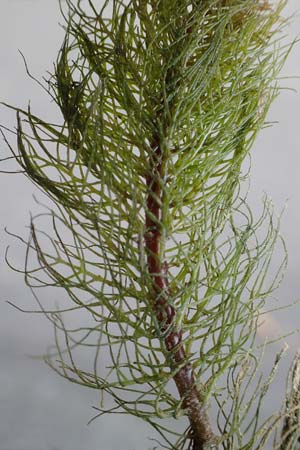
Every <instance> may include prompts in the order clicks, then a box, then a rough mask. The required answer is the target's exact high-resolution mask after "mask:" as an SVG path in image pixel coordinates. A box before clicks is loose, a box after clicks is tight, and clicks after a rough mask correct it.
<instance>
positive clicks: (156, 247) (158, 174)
mask: <svg viewBox="0 0 300 450" xmlns="http://www.w3.org/2000/svg"><path fill="white" fill-rule="evenodd" d="M151 147H152V154H151V156H150V158H149V172H148V175H147V177H146V183H147V190H148V194H147V195H148V197H147V211H146V232H145V246H146V253H147V266H148V272H149V274H150V276H151V278H152V289H153V299H152V302H153V309H154V311H155V314H156V318H157V320H158V323H159V327H160V332H161V333H163V334H164V343H165V346H166V349H167V351H168V352H169V353H170V359H169V361H170V365H171V369H172V371H176V368H178V370H177V371H176V374H175V375H174V381H175V384H176V386H177V389H178V392H179V395H180V398H181V399H182V401H183V407H184V408H185V409H186V411H187V415H188V418H189V421H190V426H191V434H190V437H191V441H192V449H193V450H204V448H205V445H206V444H208V443H210V442H212V440H213V438H214V434H213V432H212V429H211V426H210V423H209V419H208V415H207V411H206V408H205V406H204V402H203V397H202V395H201V393H200V392H199V390H198V389H197V386H196V382H195V374H194V371H193V368H192V365H191V363H190V362H188V360H187V357H186V352H185V348H184V345H183V341H182V330H178V329H175V326H174V318H175V316H176V310H175V308H174V306H173V305H172V304H171V303H170V292H169V288H168V267H167V264H166V262H165V261H163V260H162V257H161V255H162V254H163V252H162V248H161V247H162V245H163V244H162V210H163V205H164V193H163V191H164V189H163V183H164V178H165V177H164V173H163V154H162V149H161V145H160V139H159V136H155V137H154V139H153V141H152V144H151Z"/></svg>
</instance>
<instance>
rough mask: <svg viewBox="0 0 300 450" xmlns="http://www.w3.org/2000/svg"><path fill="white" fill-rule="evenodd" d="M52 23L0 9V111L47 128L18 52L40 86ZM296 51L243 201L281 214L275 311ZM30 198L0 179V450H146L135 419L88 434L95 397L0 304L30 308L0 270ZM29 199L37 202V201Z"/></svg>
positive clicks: (43, 5)
mask: <svg viewBox="0 0 300 450" xmlns="http://www.w3.org/2000/svg"><path fill="white" fill-rule="evenodd" d="M297 8H299V1H298V0H288V2H287V7H286V10H285V16H289V15H291V14H292V13H295V12H296V11H297ZM60 23H63V21H62V19H61V16H60V12H59V6H58V1H56V0H0V62H1V63H0V101H4V102H7V103H10V104H13V105H18V106H19V107H21V108H25V109H26V108H27V106H28V102H29V100H30V104H31V107H32V110H34V113H35V114H36V115H38V116H39V115H40V116H41V117H44V118H46V119H47V120H49V121H51V120H55V118H56V117H57V111H56V108H55V105H54V104H53V103H51V101H50V100H49V98H48V96H47V95H46V93H45V92H43V91H42V90H41V88H40V87H39V86H38V85H37V84H36V83H34V82H33V81H32V80H31V79H30V78H29V77H28V76H27V75H26V71H25V67H24V63H23V60H22V57H21V54H20V53H19V52H18V50H20V51H21V52H22V53H23V54H24V56H25V58H26V60H27V62H28V65H29V69H30V71H31V73H32V74H33V75H34V76H35V77H37V78H38V79H42V77H43V76H45V77H46V78H47V71H50V72H51V71H52V68H53V61H55V59H56V55H57V52H58V49H59V47H60V45H61V42H62V39H63V35H64V32H63V29H62V27H61V26H60V25H59V24H60ZM299 30H300V17H299V15H296V16H295V17H294V18H293V20H292V21H291V24H290V25H289V27H288V28H287V29H286V33H287V36H286V42H290V41H292V40H293V39H294V38H295V37H296V36H297V33H298V32H299ZM299 45H300V44H296V45H295V47H294V49H293V51H292V52H291V55H290V56H289V59H288V61H287V63H286V65H285V68H284V70H283V71H282V73H281V77H282V80H281V82H280V84H281V86H282V88H283V89H282V91H281V95H280V96H279V97H278V98H277V99H276V101H275V102H274V104H273V106H272V109H271V111H270V113H269V116H268V121H270V122H274V125H273V126H272V127H271V128H267V129H265V130H263V131H262V132H261V134H260V136H259V138H258V139H257V141H256V144H255V146H254V148H253V152H252V171H251V188H250V193H249V201H250V205H251V207H252V209H253V210H254V211H259V210H260V209H261V204H262V198H263V195H264V193H267V194H268V195H269V196H270V197H271V198H272V199H273V203H274V205H275V211H276V212H277V213H278V214H280V212H281V211H282V209H283V208H284V206H286V208H285V212H284V214H283V216H282V220H281V233H282V235H283V236H284V238H285V241H286V244H287V249H288V253H289V265H288V270H287V273H286V276H285V279H284V281H283V283H282V286H281V287H280V289H279V290H278V291H277V292H276V298H277V299H278V300H277V301H276V302H277V303H276V304H275V306H278V307H280V306H284V305H288V304H290V303H293V302H295V301H296V300H298V299H299V298H300V273H299V267H300V238H299V230H300V207H299V204H300V144H299V130H300V89H299V88H300V79H297V78H295V77H297V76H298V77H299V76H300V58H299V53H300V47H299ZM293 77H294V78H293ZM284 88H287V89H284ZM295 90H296V91H297V92H295ZM0 123H1V125H5V126H7V127H10V128H13V127H14V126H15V114H14V113H13V112H12V111H10V110H7V109H5V108H4V107H2V106H0ZM0 154H1V157H2V155H5V154H7V149H6V148H5V143H4V142H3V140H1V142H0ZM34 193H35V194H37V190H36V189H35V188H34V187H33V185H32V184H31V183H30V182H29V181H28V180H26V178H25V177H23V176H22V175H5V174H0V199H1V200H0V274H1V278H0V283H1V284H0V286H1V288H0V450H92V449H93V450H94V449H101V450H116V449H118V448H120V446H122V448H124V449H127V450H141V449H142V448H144V449H146V448H153V447H154V446H155V443H153V442H151V441H150V440H147V438H148V436H149V437H151V436H153V432H152V430H149V429H148V428H146V426H144V425H143V423H142V422H139V423H137V422H136V420H135V419H131V418H128V417H122V419H121V420H120V419H119V417H118V416H117V417H116V418H115V417H113V416H110V415H108V416H107V417H102V418H101V419H99V420H96V421H95V422H93V423H92V424H91V425H89V426H88V425H87V422H88V421H89V420H90V419H91V418H92V417H93V416H94V415H95V411H93V409H92V406H97V402H98V398H97V393H95V391H89V390H88V389H86V388H82V387H79V386H76V385H72V384H70V383H69V382H67V381H65V380H63V379H61V378H59V377H58V375H56V374H55V373H54V372H52V371H51V370H50V369H49V368H48V367H47V366H46V365H45V364H44V363H43V362H41V361H40V360H38V359H34V358H32V356H33V355H41V354H43V353H44V352H45V349H46V347H47V346H48V345H49V344H51V343H52V341H53V330H52V327H51V325H50V323H49V322H48V321H47V320H46V319H44V318H43V317H42V316H40V315H34V314H23V313H21V312H18V311H17V310H15V309H13V308H12V307H11V306H10V305H9V304H8V303H7V302H6V301H12V302H13V303H16V304H17V305H19V306H21V307H24V308H25V309H26V308H27V309H34V308H35V306H36V305H35V303H34V300H33V298H32V295H31V293H30V291H29V290H28V289H27V288H26V287H25V285H24V280H23V276H22V274H17V273H15V272H12V270H10V269H9V268H8V267H7V264H6V263H5V252H6V247H7V246H8V245H9V246H10V259H11V260H12V261H13V262H14V264H15V265H16V266H18V267H20V268H22V266H23V262H24V248H23V246H22V245H21V243H20V242H18V241H17V240H16V239H14V238H12V237H11V236H9V235H7V234H6V233H5V231H4V228H5V227H7V228H8V230H9V231H10V232H12V233H16V234H21V235H23V236H24V237H26V236H28V228H26V227H27V226H28V224H29V221H30V214H35V213H37V212H40V211H41V208H40V207H39V206H38V205H36V203H35V202H34V199H33V194H34ZM37 195H38V197H39V198H40V199H42V197H41V194H37ZM278 258H279V255H278ZM278 261H279V260H278ZM275 265H276V261H275ZM51 295H52V294H51V292H45V293H44V295H43V294H42V296H43V298H45V300H46V301H57V300H59V299H53V298H51ZM272 306H273V307H274V303H272ZM299 318H300V304H296V305H295V306H294V308H289V309H286V310H283V311H280V312H278V313H276V314H273V313H272V314H267V315H265V316H264V323H263V324H262V326H261V328H260V331H259V337H260V339H262V340H263V339H264V338H266V337H268V338H270V339H273V338H276V336H278V334H283V335H286V334H289V333H290V332H291V331H293V330H296V329H297V328H300V325H299ZM284 342H287V343H288V344H289V349H288V351H287V354H286V356H285V359H284V362H283V364H282V367H281V369H280V371H279V372H278V375H277V377H276V381H275V384H274V387H273V391H272V394H271V395H270V397H269V401H268V402H267V404H266V405H265V413H266V414H268V413H272V412H273V411H274V410H276V409H278V408H279V404H280V403H279V402H280V401H281V400H282V396H283V391H284V386H285V375H286V372H287V369H288V366H289V362H290V360H291V358H292V356H293V355H294V353H295V352H296V351H297V350H298V349H299V348H300V339H299V335H297V334H294V335H292V336H287V337H286V338H285V339H283V340H282V341H280V342H277V343H276V344H274V345H273V346H272V347H271V348H270V349H268V351H267V354H266V359H265V366H264V368H263V369H264V370H266V371H267V370H268V369H267V368H268V365H271V364H272V361H273V360H274V354H275V352H276V351H279V350H280V348H282V346H283V344H284ZM271 350H272V351H274V353H273V354H272V352H271ZM116 420H118V426H117V427H116V422H115V421H116Z"/></svg>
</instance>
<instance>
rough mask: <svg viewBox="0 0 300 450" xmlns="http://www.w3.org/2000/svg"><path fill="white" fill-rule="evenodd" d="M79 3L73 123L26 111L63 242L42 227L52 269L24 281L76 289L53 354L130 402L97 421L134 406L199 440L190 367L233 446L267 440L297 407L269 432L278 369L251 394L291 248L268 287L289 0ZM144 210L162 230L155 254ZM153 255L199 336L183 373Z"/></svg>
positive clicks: (87, 382) (24, 123)
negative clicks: (270, 181) (274, 124)
mask: <svg viewBox="0 0 300 450" xmlns="http://www.w3.org/2000/svg"><path fill="white" fill-rule="evenodd" d="M66 3H67V8H63V7H62V12H63V14H64V15H65V19H66V37H65V40H64V42H63V45H62V47H61V49H60V52H59V55H58V59H57V61H56V64H55V70H54V73H53V75H52V76H51V78H50V80H49V83H48V90H49V94H50V95H51V97H52V99H53V100H54V101H55V102H56V104H57V105H58V107H59V109H60V111H61V114H62V123H61V124H60V125H54V124H50V123H47V121H45V120H42V119H40V118H38V117H36V116H35V115H33V114H32V113H31V110H30V109H28V111H22V110H20V109H18V108H15V109H16V111H17V114H18V129H17V139H18V146H17V147H18V153H16V154H15V158H16V160H17V161H18V163H19V164H20V165H21V167H22V169H23V170H24V172H25V173H26V175H27V176H28V177H29V178H30V179H31V180H33V181H34V182H35V183H36V184H37V185H38V186H39V187H40V188H41V189H42V190H43V191H44V192H45V193H46V194H47V195H48V196H49V197H50V198H51V199H52V200H53V201H54V203H55V205H56V206H55V207H54V208H53V209H52V210H50V211H49V215H50V217H51V219H52V224H53V234H52V235H51V236H50V235H49V236H47V237H45V234H43V232H42V231H39V229H38V225H35V224H34V223H33V222H32V224H31V237H30V241H29V244H28V258H27V261H28V260H29V255H30V254H31V253H32V252H34V253H35V255H36V258H37V262H38V264H37V266H36V267H33V268H30V267H29V266H28V265H27V264H26V268H25V277H26V283H27V284H28V285H29V286H31V287H33V288H36V287H44V286H54V287H59V288H63V289H64V290H65V291H66V292H67V294H68V297H69V299H70V300H71V301H72V302H73V306H70V307H69V308H66V309H64V310H53V311H44V313H45V314H46V315H47V316H48V318H49V319H50V320H51V321H52V322H53V324H54V326H55V332H56V333H55V335H56V345H57V352H55V353H50V354H49V355H48V357H47V358H46V361H47V362H48V364H49V365H50V366H51V367H53V368H54V370H56V371H57V372H58V373H59V374H61V375H62V376H64V377H65V378H67V379H69V380H71V381H72V382H75V383H78V384H81V385H84V386H87V387H90V388H93V389H96V390H98V391H100V392H101V393H107V394H109V396H111V397H112V398H113V399H114V401H115V407H113V408H112V409H111V410H109V409H105V406H102V403H101V406H99V415H101V414H102V413H105V412H109V411H115V412H122V413H130V414H133V415H135V416H137V417H139V418H141V419H143V420H145V421H147V422H148V423H150V424H151V425H153V426H154V427H155V428H156V430H157V431H158V432H159V433H160V434H161V436H163V438H164V439H165V443H166V445H167V446H168V448H173V449H176V450H179V449H184V448H187V447H186V445H187V443H188V441H189V440H190V438H191V436H190V434H189V433H188V431H187V432H185V433H183V434H182V433H179V432H178V430H177V431H176V426H177V421H178V419H179V418H180V417H181V416H183V415H185V413H186V408H185V407H184V404H183V400H184V399H183V398H180V397H179V396H178V394H176V393H175V391H174V388H173V384H172V380H173V378H174V376H175V375H176V374H177V373H178V372H179V371H180V369H181V368H182V367H183V366H185V365H186V364H190V365H191V366H192V368H193V370H194V373H195V383H196V386H197V389H198V390H199V392H200V393H201V397H202V399H203V403H204V404H208V403H209V402H210V401H213V402H215V403H216V405H218V408H219V417H218V427H219V433H220V438H219V440H218V442H219V444H220V446H221V447H222V448H224V449H226V450H229V449H230V450H233V449H235V450H242V449H244V450H246V449H257V450H258V449H263V448H265V445H266V442H267V440H268V438H269V437H270V435H271V431H272V430H273V428H274V427H276V426H277V425H278V423H279V419H280V418H281V415H280V414H279V415H276V416H274V417H272V418H270V419H269V421H267V423H266V424H264V425H263V426H262V427H261V428H260V422H259V410H260V404H261V402H262V400H263V399H264V397H265V395H266V392H267V387H268V385H269V384H270V382H271V379H272V376H273V372H272V374H271V375H270V377H269V378H268V380H266V381H264V382H263V381H262V380H260V381H259V382H258V386H257V388H256V395H255V396H250V398H248V399H246V398H247V394H246V392H248V391H247V390H249V386H250V381H251V380H252V379H254V378H255V376H256V373H257V367H256V366H257V362H256V358H255V356H254V353H253V352H254V347H255V345H254V341H253V339H254V335H255V330H256V324H257V318H258V314H259V310H260V308H261V307H262V306H263V305H264V302H265V299H266V298H267V296H268V295H269V294H270V293H271V292H272V291H273V290H274V289H275V288H276V286H277V285H278V282H279V281H280V278H281V274H282V269H283V267H284V264H285V259H284V262H283V264H282V266H281V267H280V268H279V270H278V272H277V273H276V274H275V276H274V277H273V279H272V280H271V281H270V279H269V278H267V272H268V268H269V265H270V261H271V257H272V253H273V249H274V246H275V243H276V241H277V238H278V227H277V224H274V220H273V218H272V208H271V205H270V202H268V201H267V200H266V201H265V203H264V209H263V213H262V215H261V217H260V218H258V219H254V218H253V216H252V214H251V212H250V210H249V208H248V206H247V201H246V195H244V193H243V190H242V189H241V187H240V182H241V180H242V179H244V178H246V176H247V174H243V171H242V163H243V162H244V161H245V158H246V157H247V155H248V154H249V150H250V147H251V145H252V143H253V140H254V138H255V136H256V134H257V132H258V131H259V130H260V129H261V128H262V126H263V125H264V123H265V116H266V113H267V111H268V108H269V105H270V103H271V101H272V100H273V99H274V97H275V96H276V95H277V93H278V88H277V85H276V77H277V74H278V71H279V69H280V68H281V66H282V64H283V62H284V60H285V58H286V55H287V48H285V47H284V46H282V45H281V43H280V39H281V38H280V35H279V33H278V32H279V31H280V29H281V27H282V19H280V13H281V10H282V8H283V6H284V3H285V2H280V4H279V5H278V6H276V7H274V9H271V8H269V6H268V5H267V3H266V2H261V3H260V2H259V1H257V0H231V1H229V0H228V1H221V0H215V1H212V0H211V1H191V0H176V1H175V0H164V1H157V0H148V1H143V0H131V1H130V2H127V3H125V2H122V1H121V0H114V1H106V2H102V6H101V7H100V6H98V5H96V2H92V1H91V0H89V1H87V2H80V1H79V2H78V4H77V5H76V4H75V3H76V2H74V1H71V0H67V2H66ZM103 3H104V4H103ZM157 143H159V152H158V151H155V150H154V149H155V148H156V147H158V144H157ZM155 146H156V147H155ZM12 151H13V150H12ZM149 178H150V179H151V180H152V186H153V185H154V184H155V186H156V187H157V191H155V189H154V188H153V189H151V183H150V184H149V182H147V180H149ZM157 192H159V194H157ZM149 196H150V197H151V198H152V201H153V202H156V204H157V205H158V207H159V215H156V214H154V213H153V211H152V210H151V208H149ZM146 217H148V218H149V217H150V220H151V221H152V223H154V224H155V230H156V231H157V233H159V236H160V239H159V249H158V252H157V254H155V255H152V254H151V251H150V250H149V248H148V247H147V245H146V243H145V241H146V235H147V233H154V231H153V230H149V229H147V227H146ZM151 257H153V258H154V259H155V260H156V261H159V262H160V263H161V267H163V268H164V269H163V270H162V271H161V273H160V274H157V275H160V276H161V277H165V278H167V281H166V282H167V283H168V295H167V298H165V297H164V296H166V292H165V291H162V292H160V294H159V295H161V296H162V297H163V298H164V300H163V301H164V302H166V304H167V305H172V307H173V308H174V310H175V316H174V319H173V321H172V323H171V325H170V327H171V328H172V330H173V331H174V330H175V331H176V332H179V331H180V333H182V336H183V345H184V348H185V352H186V356H185V359H184V360H183V361H181V362H180V364H179V365H175V366H174V361H173V359H172V356H174V352H175V351H176V349H177V350H178V348H177V347H176V346H175V349H172V351H171V352H170V351H168V350H167V348H166V335H167V334H168V333H169V332H170V329H169V328H168V329H167V330H166V327H165V326H162V324H161V322H160V320H159V318H158V314H157V311H156V310H155V307H154V302H155V301H157V299H156V300H154V297H155V295H157V294H155V293H154V287H153V273H152V274H151V273H150V271H149V258H151ZM78 310H80V311H81V310H82V311H83V312H84V311H85V312H87V313H88V314H89V316H88V317H87V316H86V315H84V314H83V313H82V324H81V325H80V326H79V327H78V328H76V327H67V326H66V325H65V322H64V317H67V316H68V315H72V314H77V313H78ZM71 321H72V319H71ZM175 331H174V332H175ZM82 347H83V348H84V349H86V350H87V351H88V352H89V355H91V354H92V353H93V354H94V358H93V362H92V364H91V366H90V367H88V368H86V369H83V368H81V367H79V366H78V364H77V363H76V351H77V349H80V348H82ZM275 367H277V362H276V364H275ZM228 374H229V375H228ZM227 377H228V378H227ZM226 378H227V382H226ZM224 380H225V383H224ZM224 388H225V389H224ZM293 407H294V408H295V405H294V406H293ZM297 411H298V410H297ZM297 414H298V415H297V417H298V416H299V411H298V412H297ZM166 419H169V420H168V421H166ZM297 420H299V418H298V419H297ZM172 421H174V423H173V424H172ZM293 423H294V422H293ZM297 423H298V426H299V422H297ZM279 440H280V438H279ZM294 441H295V442H296V440H294ZM276 448H278V447H276ZM287 448H289V449H294V450H296V448H298V447H297V446H296V444H290V446H289V447H287Z"/></svg>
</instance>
